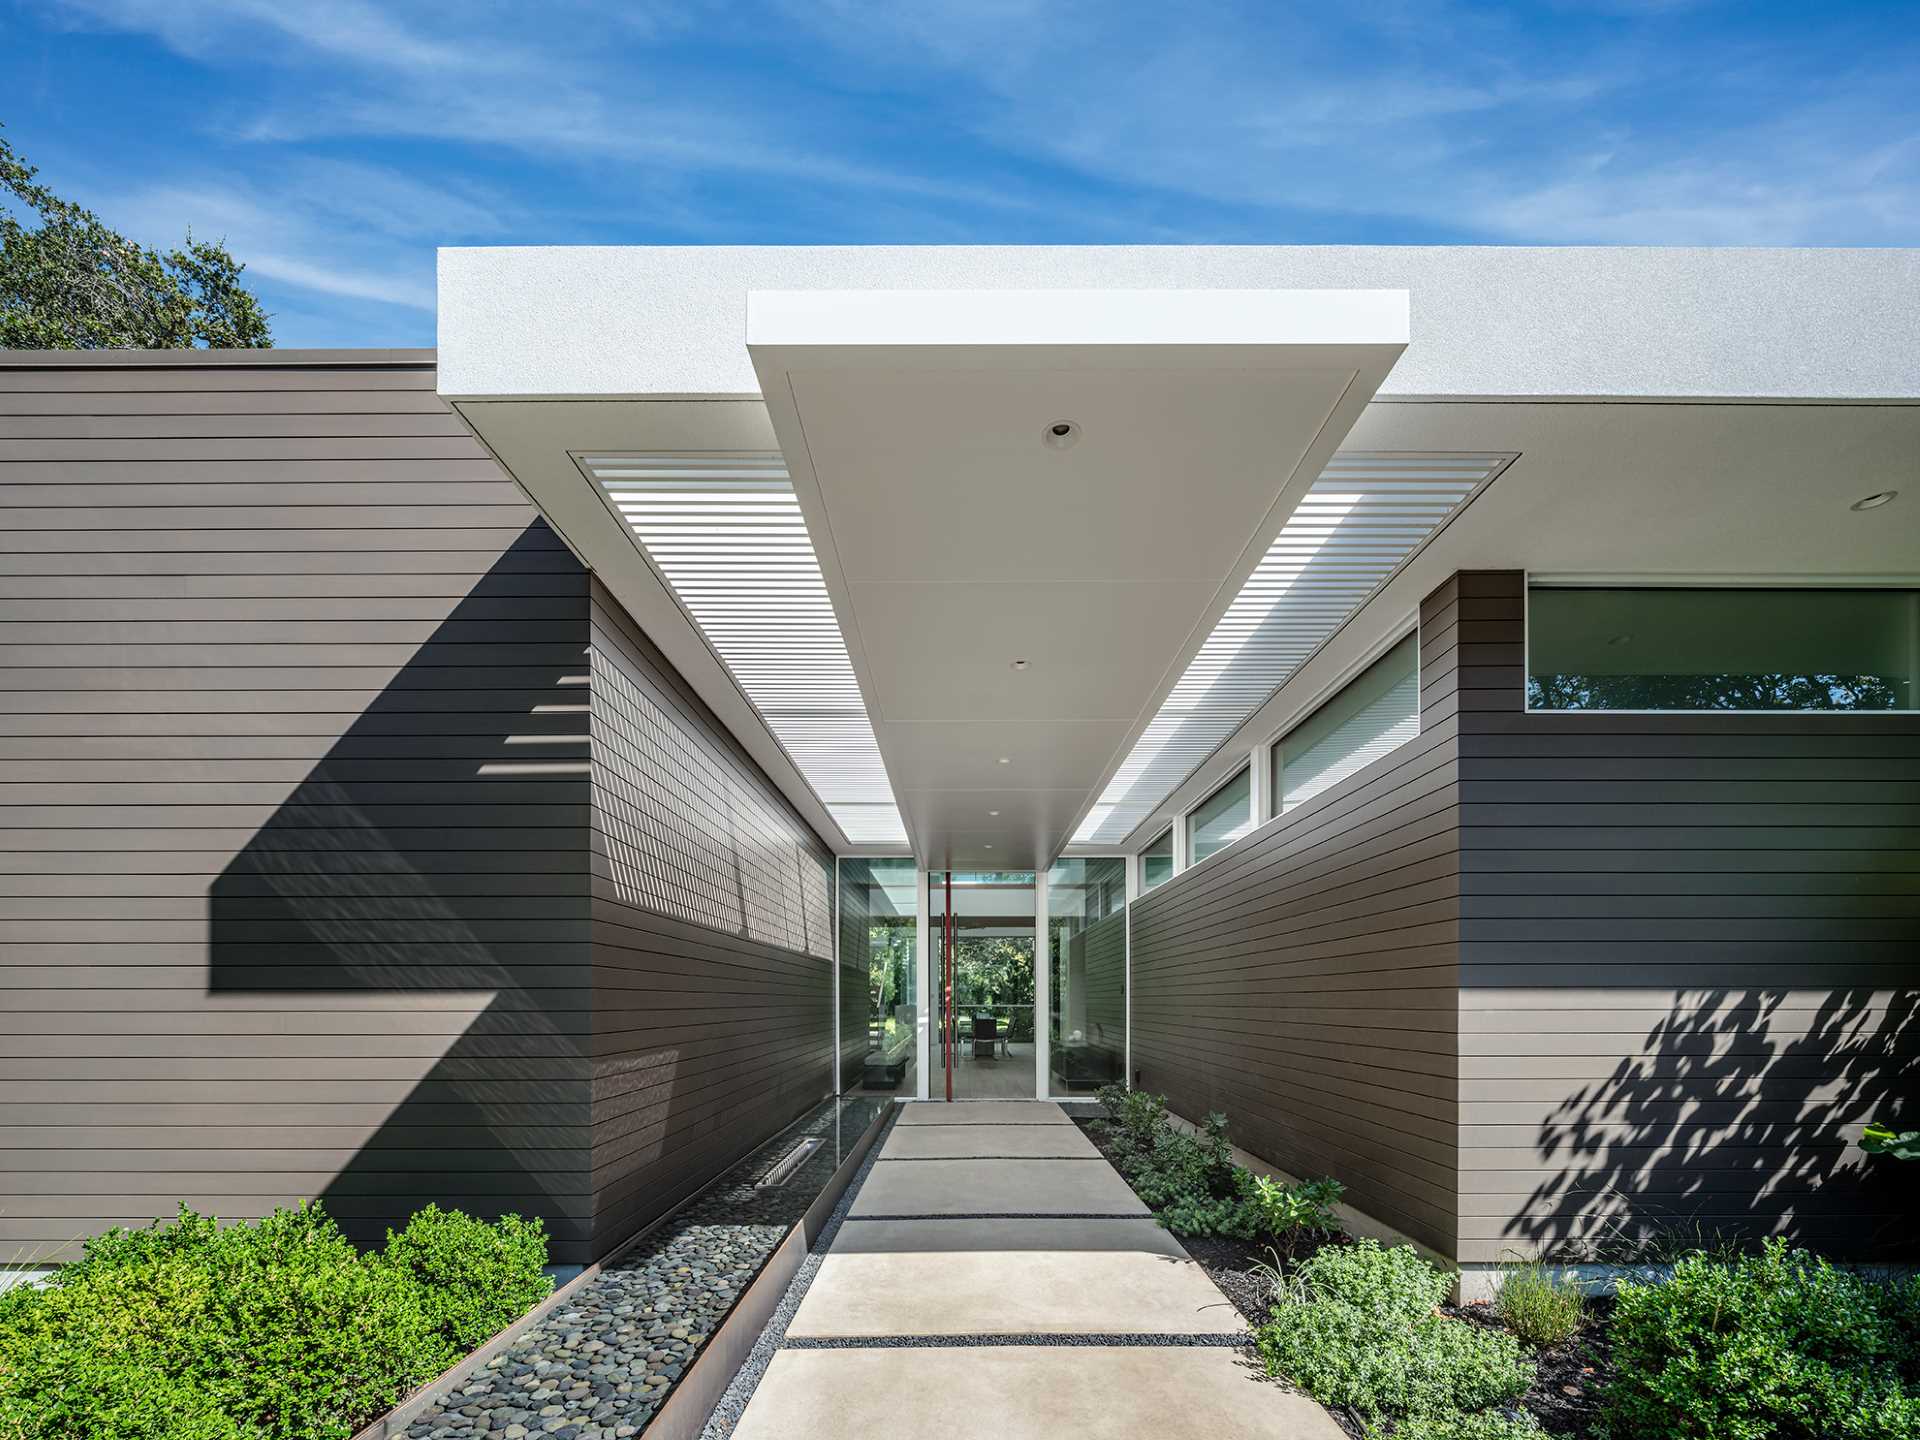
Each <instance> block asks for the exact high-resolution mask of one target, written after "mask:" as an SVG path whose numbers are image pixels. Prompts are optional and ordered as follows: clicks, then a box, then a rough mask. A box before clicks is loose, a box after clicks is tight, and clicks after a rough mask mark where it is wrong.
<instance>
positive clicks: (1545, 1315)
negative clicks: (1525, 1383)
mask: <svg viewBox="0 0 1920 1440" xmlns="http://www.w3.org/2000/svg"><path fill="white" fill-rule="evenodd" d="M1586 1308H1587V1301H1586V1297H1585V1296H1584V1295H1582V1294H1581V1293H1580V1290H1579V1287H1578V1286H1576V1285H1572V1284H1569V1283H1567V1282H1566V1281H1563V1280H1558V1279H1555V1278H1554V1276H1553V1273H1552V1272H1551V1271H1549V1270H1548V1269H1547V1268H1546V1267H1545V1266H1544V1265H1521V1266H1518V1267H1516V1268H1515V1269H1512V1270H1509V1271H1508V1272H1507V1274H1506V1277H1505V1278H1504V1279H1503V1280H1501V1282H1500V1289H1499V1291H1498V1292H1497V1293H1496V1294H1495V1295H1494V1298H1493V1310H1494V1313H1495V1314H1496V1315H1498V1316H1499V1317H1500V1318H1501V1319H1502V1320H1504V1321H1506V1322H1507V1328H1508V1329H1509V1330H1511V1331H1513V1333H1514V1334H1516V1335H1518V1336H1519V1337H1520V1338H1521V1339H1522V1340H1524V1341H1525V1342H1526V1343H1527V1344H1529V1345H1531V1346H1533V1347H1534V1348H1535V1349H1545V1348H1546V1347H1548V1346H1550V1345H1560V1344H1564V1343H1565V1342H1566V1341H1568V1340H1571V1339H1572V1338H1573V1336H1574V1333H1575V1332H1576V1331H1577V1330H1579V1328H1580V1319H1581V1317H1582V1316H1583V1315H1584V1314H1585V1313H1586Z"/></svg>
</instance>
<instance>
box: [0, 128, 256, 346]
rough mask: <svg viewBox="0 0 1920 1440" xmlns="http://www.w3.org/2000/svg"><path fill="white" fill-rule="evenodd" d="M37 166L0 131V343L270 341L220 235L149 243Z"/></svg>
mask: <svg viewBox="0 0 1920 1440" xmlns="http://www.w3.org/2000/svg"><path fill="white" fill-rule="evenodd" d="M38 173H39V171H38V170H36V169H35V168H34V167H33V166H31V165H29V164H28V163H27V162H26V161H25V160H23V159H21V157H20V155H19V154H18V153H17V152H16V151H15V150H14V148H13V147H12V146H11V145H10V144H8V143H7V141H6V140H5V139H4V138H0V349H7V350H183V349H191V348H194V347H196V346H207V347H210V348H216V349H255V350H257V349H265V348H267V347H268V346H271V345H272V344H273V335H272V333H271V331H270V329H269V328H268V325H267V312H266V311H264V310H262V309H261V308H260V301H259V299H258V298H257V297H256V296H255V295H254V294H253V292H252V291H251V290H249V289H248V288H247V287H246V286H245V285H244V284H242V283H241V279H240V276H241V272H242V271H244V270H245V269H246V266H244V265H242V264H241V263H240V262H239V261H237V260H235V259H234V258H233V256H232V254H230V253H229V252H228V250H227V247H226V245H225V244H224V243H219V242H209V241H205V240H196V239H194V238H193V234H192V232H191V231H189V232H188V234H187V239H186V245H185V248H184V249H179V250H170V251H168V252H166V253H165V254H162V253H161V252H159V251H157V250H149V249H148V248H147V247H146V246H144V245H140V244H136V243H135V242H134V241H132V240H129V239H128V238H127V237H126V236H124V235H122V234H120V233H119V232H118V231H116V230H113V229H110V228H109V227H108V226H107V225H106V224H105V223H104V222H103V221H102V220H101V219H100V217H99V216H97V215H95V214H94V213H93V212H92V211H91V210H87V209H83V208H82V207H81V206H79V205H76V204H74V203H73V202H72V201H70V200H62V199H61V198H60V197H59V196H58V195H55V194H54V193H53V192H52V191H51V190H49V189H48V188H47V187H46V186H44V185H40V184H37V183H35V181H34V178H33V177H34V176H35V175H37V174H38ZM35 219H37V221H38V223H37V224H30V223H29V222H30V221H33V220H35Z"/></svg>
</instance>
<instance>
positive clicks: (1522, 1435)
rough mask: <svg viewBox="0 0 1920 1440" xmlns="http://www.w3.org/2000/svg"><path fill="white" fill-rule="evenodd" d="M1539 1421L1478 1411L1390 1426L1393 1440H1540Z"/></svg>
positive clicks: (1424, 1417) (1519, 1413) (1542, 1433)
mask: <svg viewBox="0 0 1920 1440" xmlns="http://www.w3.org/2000/svg"><path fill="white" fill-rule="evenodd" d="M1546 1433H1547V1432H1546V1431H1545V1430H1543V1429H1541V1428H1540V1422H1539V1421H1538V1420H1536V1419H1534V1418H1533V1416H1531V1415H1529V1414H1528V1413H1527V1412H1526V1411H1524V1410H1519V1411H1516V1412H1515V1413H1513V1414H1512V1415H1508V1414H1505V1413H1503V1412H1502V1411H1499V1410H1482V1411H1479V1412H1478V1413H1476V1414H1473V1415H1417V1416H1415V1417H1414V1418H1413V1419H1411V1420H1402V1421H1401V1422H1400V1423H1399V1424H1398V1425H1396V1426H1394V1427H1393V1440H1544V1437H1545V1436H1546Z"/></svg>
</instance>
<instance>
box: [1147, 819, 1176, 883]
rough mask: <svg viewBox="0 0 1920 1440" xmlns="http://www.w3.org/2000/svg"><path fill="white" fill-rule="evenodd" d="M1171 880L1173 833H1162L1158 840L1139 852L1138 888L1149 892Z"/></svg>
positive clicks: (1170, 830)
mask: <svg viewBox="0 0 1920 1440" xmlns="http://www.w3.org/2000/svg"><path fill="white" fill-rule="evenodd" d="M1172 878H1173V831H1172V829H1171V828H1169V829H1167V830H1165V831H1163V832H1162V833H1161V836H1160V838H1159V839H1158V840H1156V841H1154V842H1153V843H1152V844H1151V845H1149V846H1147V848H1146V849H1144V850H1142V851H1141V852H1140V888H1141V889H1142V890H1151V889H1153V887H1154V886H1156V885H1164V884H1166V882H1167V881H1169V880H1171V879H1172Z"/></svg>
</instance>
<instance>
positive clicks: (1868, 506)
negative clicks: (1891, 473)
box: [1847, 490, 1900, 510]
mask: <svg viewBox="0 0 1920 1440" xmlns="http://www.w3.org/2000/svg"><path fill="white" fill-rule="evenodd" d="M1899 496H1900V492H1899V491H1898V490H1882V491H1881V492H1880V493H1879V494H1877V495H1868V496H1866V497H1865V498H1864V499H1861V500H1856V501H1854V502H1853V504H1851V505H1849V506H1848V507H1847V508H1848V509H1849V510H1878V509H1879V508H1880V507H1881V506H1882V505H1891V504H1892V503H1893V502H1894V501H1895V500H1897V499H1898V498H1899Z"/></svg>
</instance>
